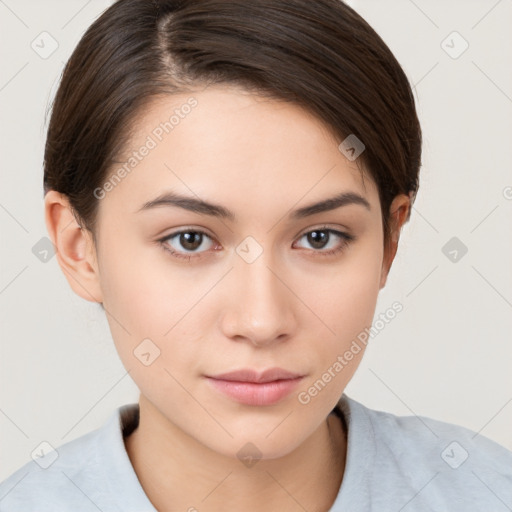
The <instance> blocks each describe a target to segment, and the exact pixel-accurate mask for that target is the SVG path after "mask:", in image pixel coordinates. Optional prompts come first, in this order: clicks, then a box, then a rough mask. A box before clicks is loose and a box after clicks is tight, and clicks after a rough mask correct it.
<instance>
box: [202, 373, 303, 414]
mask: <svg viewBox="0 0 512 512" xmlns="http://www.w3.org/2000/svg"><path fill="white" fill-rule="evenodd" d="M303 378H304V375H303V374H298V373H293V372H289V371H287V370H283V369H282V368H270V369H269V370H265V371H264V372H258V371H256V370H252V369H244V370H237V371H233V372H229V373H223V374H219V375H213V376H208V375H207V376H206V379H207V381H208V382H209V384H210V385H211V386H212V387H213V388H214V389H215V390H216V391H219V392H221V393H222V394H223V395H225V396H227V397H229V398H231V399H233V400H235V401H236V402H239V403H242V404H246V405H257V406H262V405H272V404H275V403H277V402H279V401H281V400H282V399H284V398H285V397H286V396H288V395H289V394H290V393H291V392H292V391H293V390H294V389H295V388H296V387H297V385H298V384H299V382H300V381H301V380H302V379H303Z"/></svg>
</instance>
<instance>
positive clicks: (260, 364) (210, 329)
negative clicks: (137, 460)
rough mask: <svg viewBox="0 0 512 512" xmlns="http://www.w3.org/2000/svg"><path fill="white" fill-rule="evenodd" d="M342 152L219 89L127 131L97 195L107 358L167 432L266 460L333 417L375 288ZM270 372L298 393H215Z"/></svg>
mask: <svg viewBox="0 0 512 512" xmlns="http://www.w3.org/2000/svg"><path fill="white" fill-rule="evenodd" d="M191 98H194V99H193V100H192V99H191ZM185 105H189V107H186V106H185ZM173 113H175V117H174V119H173V120H171V122H170V123H171V124H169V119H170V116H171V115H172V114H173ZM166 122H168V124H167V125H166V124H165V123H166ZM171 125H172V128H170V126H171ZM340 142H341V140H336V139H335V138H334V137H333V136H332V135H331V134H330V133H329V132H328V130H327V129H326V128H325V126H324V125H323V124H322V123H321V122H320V121H318V120H317V119H316V118H313V117H312V116H311V115H310V114H308V113H306V112H305V111H303V110H301V109H300V108H299V107H298V106H296V105H292V104H288V103H284V102H277V101H275V100H269V99H264V98H262V97H256V96H254V95H250V94H249V93H247V92H244V91H242V90H240V89H236V88H232V87H225V86H224V87H219V86H216V87H210V88H207V89H205V90H202V91H199V92H196V93H191V94H183V95H180V96H173V97H166V98H160V99H158V101H154V102H153V103H152V104H151V105H150V107H149V108H147V109H146V110H145V111H144V116H143V118H142V119H140V120H139V121H138V122H137V124H136V125H135V127H134V131H133V137H132V139H131V141H130V144H129V148H128V149H127V151H126V152H125V154H124V155H122V157H121V159H120V161H119V163H116V164H115V165H113V166H112V168H111V170H110V171H109V173H108V176H107V178H108V179H110V182H109V183H110V184H108V183H106V184H105V186H104V187H102V189H101V191H97V196H98V197H101V199H99V212H98V232H97V246H96V250H97V256H96V257H97V266H96V268H95V271H96V278H97V283H98V289H99V290H100V295H101V302H102V303H103V305H104V308H105V310H106V312H107V318H108V321H109V325H110V329H111V332H112V336H113V339H114V342H115V345H116V347H117V351H118V353H119V356H120V358H121V360H122V362H123V364H124V366H125V368H126V369H127V370H129V371H130V375H131V377H132V379H133V380H134V381H135V383H136V384H137V386H138V387H139V389H140V391H141V393H142V395H143V397H144V399H145V400H147V403H148V404H151V408H152V411H153V414H154V415H155V420H156V419H158V421H159V422H161V424H162V425H165V424H167V425H173V426H175V427H178V428H179V429H180V430H181V431H183V432H184V433H185V434H187V435H188V436H191V437H192V438H194V439H195V440H197V441H199V442H200V443H201V444H202V445H204V446H206V447H208V448H210V449H212V450H214V451H216V452H218V453H222V454H225V455H227V456H232V457H234V456H236V454H237V452H238V451H239V450H240V448H241V447H242V446H244V445H245V444H246V443H247V442H251V443H253V444H254V445H255V446H257V447H258V449H259V450H260V452H261V453H262V454H263V455H262V456H263V458H275V457H279V456H282V455H285V454H287V453H290V452H291V451H292V450H293V449H294V448H296V447H297V446H299V445H300V444H301V443H303V442H304V441H305V440H306V439H307V438H308V437H309V436H310V435H312V434H313V433H314V431H315V430H316V429H318V428H319V426H320V425H321V423H322V422H324V421H325V418H326V417H327V415H328V414H329V412H330V411H331V410H332V409H333V407H334V406H335V404H336V402H337V401H338V400H339V398H340V396H341V394H342V392H343V390H344V388H345V386H346V385H347V383H348V382H349V380H350V379H351V377H352V375H353V374H354V372H355V370H356V368H357V366H358V365H359V363H360V361H361V358H362V355H363V353H364V345H363V346H362V347H361V349H360V350H359V352H357V353H354V354H353V358H352V359H351V360H350V361H346V364H344V365H342V368H341V369H340V366H339V364H340V363H339V359H338V356H343V354H344V353H345V352H346V351H347V350H349V349H350V347H351V346H353V345H352V344H353V341H354V340H355V339H356V338H357V335H358V334H359V333H361V332H362V331H364V329H365V328H367V327H369V326H370V325H371V323H372V319H373V315H374V311H375V306H376V301H377V296H378V292H379V290H380V288H381V286H383V282H384V280H385V274H386V269H385V268H384V267H385V266H384V264H383V260H384V254H383V232H382V217H381V215H382V214H381V209H380V203H379V197H378V191H377V188H376V186H375V184H374V182H373V181H372V180H371V179H370V178H369V177H368V176H365V178H364V181H363V179H362V177H361V174H360V172H359V170H358V168H357V166H356V162H355V161H350V160H348V159H347V158H346V157H345V156H344V155H343V153H341V152H340V150H339V149H338V145H339V143H340ZM143 147H146V150H144V149H142V148H143ZM134 152H136V155H135V156H134ZM130 157H132V158H134V160H130ZM124 163H128V165H127V166H126V167H125V172H124V173H123V172H122V171H119V169H120V168H121V167H122V165H123V164H124ZM126 169H130V170H129V171H127V170H126ZM113 175H116V176H117V178H119V179H117V178H113ZM171 194H173V195H174V200H173V198H172V197H171ZM342 194H346V196H345V201H344V202H343V201H341V202H340V203H337V204H336V205H335V206H336V207H335V208H334V209H332V208H331V209H325V208H323V209H322V208H316V209H315V208H310V209H306V207H308V206H311V205H313V204H316V203H321V202H323V201H326V200H327V199H331V198H334V197H336V196H340V195H342ZM166 195H167V196H168V197H167V198H165V197H164V196H166ZM178 196H181V197H182V199H180V200H177V199H176V198H177V197H178ZM347 198H348V199H347ZM173 201H174V202H173ZM199 201H201V202H206V203H209V204H211V205H214V206H206V205H204V204H202V203H199ZM152 202H153V203H152ZM180 205H181V206H180ZM331 206H333V205H332V204H331ZM353 352H355V351H353ZM337 361H338V365H336V362H337ZM272 368H280V369H283V370H286V371H288V372H290V373H291V374H293V375H294V376H298V378H296V379H291V378H290V379H288V380H283V381H282V382H281V383H276V382H274V383H272V384H268V383H267V384H254V383H253V384H248V383H245V384H244V383H242V384H233V382H231V383H229V382H226V381H225V380H222V379H217V380H215V379H212V378H211V377H214V376H219V375H220V374H224V373H227V372H233V371H237V370H242V369H252V370H254V371H255V372H257V373H258V372H262V371H264V370H267V369H272ZM326 373H328V374H330V379H329V378H328V376H327V377H326ZM278 377H279V376H278V375H273V376H272V375H270V376H269V379H270V380H274V381H275V379H276V378H278ZM281 377H283V376H282V375H281ZM234 378H235V380H240V379H241V380H243V378H240V377H236V376H235V377H234ZM319 381H321V384H320V383H319ZM315 383H316V387H315ZM312 388H315V389H316V392H315V391H314V390H312ZM291 413H292V414H291ZM276 426H277V427H276ZM270 433H271V434H270Z"/></svg>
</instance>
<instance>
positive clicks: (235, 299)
mask: <svg viewBox="0 0 512 512" xmlns="http://www.w3.org/2000/svg"><path fill="white" fill-rule="evenodd" d="M286 275H287V272H286V271H283V270H280V267H278V266H276V265H274V264H273V263H272V261H271V260H270V258H267V257H266V252H263V254H261V255H260V257H259V258H257V259H256V260H255V261H253V262H252V263H247V262H246V261H244V260H243V259H242V258H238V259H237V260H236V261H235V263H234V268H233V270H232V271H231V272H230V273H229V276H228V281H227V283H226V286H225V287H224V288H223V292H224V295H223V297H222V300H223V305H222V307H221V308H220V309H221V330H222V332H223V334H224V335H225V336H226V337H228V338H230V339H233V340H237V341H244V340H245V341H247V342H252V343H253V344H254V345H255V346H267V345H270V344H274V343H279V342H282V341H285V340H286V339H289V338H290V337H291V336H293V334H294V332H295V330H296V327H297V317H296V308H297V307H298V304H300V301H299V300H298V299H297V298H296V297H295V295H294V293H293V291H292V290H291V289H290V287H289V285H288V286H287V283H286Z"/></svg>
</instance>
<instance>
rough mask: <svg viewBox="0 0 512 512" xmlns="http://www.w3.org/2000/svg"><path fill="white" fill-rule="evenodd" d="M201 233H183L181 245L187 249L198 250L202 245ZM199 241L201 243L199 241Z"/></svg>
mask: <svg viewBox="0 0 512 512" xmlns="http://www.w3.org/2000/svg"><path fill="white" fill-rule="evenodd" d="M201 236H202V235H201V233H196V232H194V231H189V232H188V233H182V234H181V236H180V239H181V240H180V243H181V245H182V246H183V247H184V248H185V249H190V250H192V249H197V248H198V247H199V246H200V245H201ZM198 240H199V243H197V241H198Z"/></svg>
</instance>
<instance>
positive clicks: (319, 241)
mask: <svg viewBox="0 0 512 512" xmlns="http://www.w3.org/2000/svg"><path fill="white" fill-rule="evenodd" d="M332 235H334V243H331V244H330V247H328V245H329V243H330V242H331V238H332ZM302 238H306V239H307V242H308V243H309V244H311V245H312V247H313V249H317V250H316V251H315V252H319V253H320V254H334V253H336V252H338V251H341V250H342V249H343V248H344V247H345V246H346V245H348V243H349V242H350V241H351V240H352V239H353V237H352V236H351V235H348V234H346V233H342V232H341V231H337V230H335V229H327V228H321V229H314V230H312V231H308V232H307V233H304V234H303V235H302V236H301V237H300V239H302ZM336 239H341V243H340V242H339V241H338V242H336ZM319 249H323V250H321V251H320V250H319Z"/></svg>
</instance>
